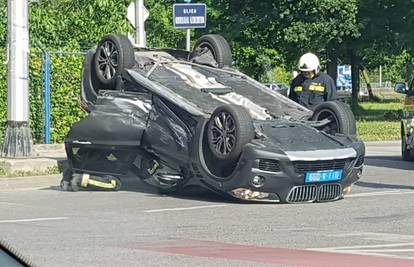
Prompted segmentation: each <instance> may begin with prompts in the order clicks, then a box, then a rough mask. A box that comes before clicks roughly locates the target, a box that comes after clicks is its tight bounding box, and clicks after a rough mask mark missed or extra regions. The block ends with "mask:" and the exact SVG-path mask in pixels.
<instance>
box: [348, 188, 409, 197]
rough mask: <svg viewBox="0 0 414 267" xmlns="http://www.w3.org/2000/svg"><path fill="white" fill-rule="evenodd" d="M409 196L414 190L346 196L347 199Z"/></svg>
mask: <svg viewBox="0 0 414 267" xmlns="http://www.w3.org/2000/svg"><path fill="white" fill-rule="evenodd" d="M407 194H414V190H407V191H401V190H392V191H377V192H368V193H357V194H349V195H347V196H345V198H350V197H351V198H352V197H372V196H387V195H407Z"/></svg>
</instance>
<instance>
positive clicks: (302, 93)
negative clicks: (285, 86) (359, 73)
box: [289, 72, 338, 110]
mask: <svg viewBox="0 0 414 267" xmlns="http://www.w3.org/2000/svg"><path fill="white" fill-rule="evenodd" d="M289 98H290V99H292V100H293V101H295V102H297V103H299V104H301V105H302V106H304V107H306V108H308V109H311V110H313V109H314V108H315V107H316V106H317V105H318V104H320V103H322V102H325V101H331V100H335V99H337V98H338V96H337V94H336V87H335V82H334V80H333V79H332V78H331V76H329V75H328V74H325V73H322V72H319V73H318V74H316V75H315V76H314V77H313V78H306V77H305V76H303V74H302V73H301V74H299V75H298V76H296V78H295V79H293V81H292V83H291V85H290V93H289Z"/></svg>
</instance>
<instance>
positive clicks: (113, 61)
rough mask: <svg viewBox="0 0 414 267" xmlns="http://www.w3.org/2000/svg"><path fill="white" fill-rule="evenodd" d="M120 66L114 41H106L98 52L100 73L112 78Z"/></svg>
mask: <svg viewBox="0 0 414 267" xmlns="http://www.w3.org/2000/svg"><path fill="white" fill-rule="evenodd" d="M117 68H118V50H117V48H116V46H115V44H114V43H113V42H112V41H105V42H104V43H103V44H102V45H101V47H100V49H99V53H98V69H99V72H100V74H101V75H102V76H103V77H104V78H105V79H106V80H111V79H112V78H113V77H114V76H115V74H116V70H117Z"/></svg>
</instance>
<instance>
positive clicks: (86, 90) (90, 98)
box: [81, 49, 101, 111]
mask: <svg viewBox="0 0 414 267" xmlns="http://www.w3.org/2000/svg"><path fill="white" fill-rule="evenodd" d="M95 51H96V49H91V50H89V51H88V52H87V53H86V55H85V60H84V61H83V67H82V84H81V100H82V101H83V102H84V103H81V104H82V107H84V108H85V109H87V111H90V109H91V106H93V104H94V103H95V101H96V98H97V97H98V94H99V89H100V88H101V84H100V82H99V80H98V78H97V77H96V71H95V65H94V58H95ZM85 104H86V106H84V105H85Z"/></svg>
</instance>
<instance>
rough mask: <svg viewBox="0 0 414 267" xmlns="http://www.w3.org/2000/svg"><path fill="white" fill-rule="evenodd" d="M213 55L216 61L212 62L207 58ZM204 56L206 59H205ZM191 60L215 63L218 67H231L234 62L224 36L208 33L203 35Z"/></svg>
mask: <svg viewBox="0 0 414 267" xmlns="http://www.w3.org/2000/svg"><path fill="white" fill-rule="evenodd" d="M209 56H210V57H212V58H213V59H214V61H215V62H213V63H210V62H208V60H206V58H208V57H209ZM203 58H204V59H203ZM190 60H191V61H195V62H197V63H200V64H203V63H205V64H208V65H213V66H214V67H217V68H223V67H230V66H231V65H232V62H233V57H232V55H231V49H230V45H229V43H228V42H227V41H226V39H224V37H223V36H221V35H218V34H207V35H203V36H201V37H200V38H199V39H198V40H197V42H196V44H195V46H194V49H193V51H192V52H191V54H190Z"/></svg>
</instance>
